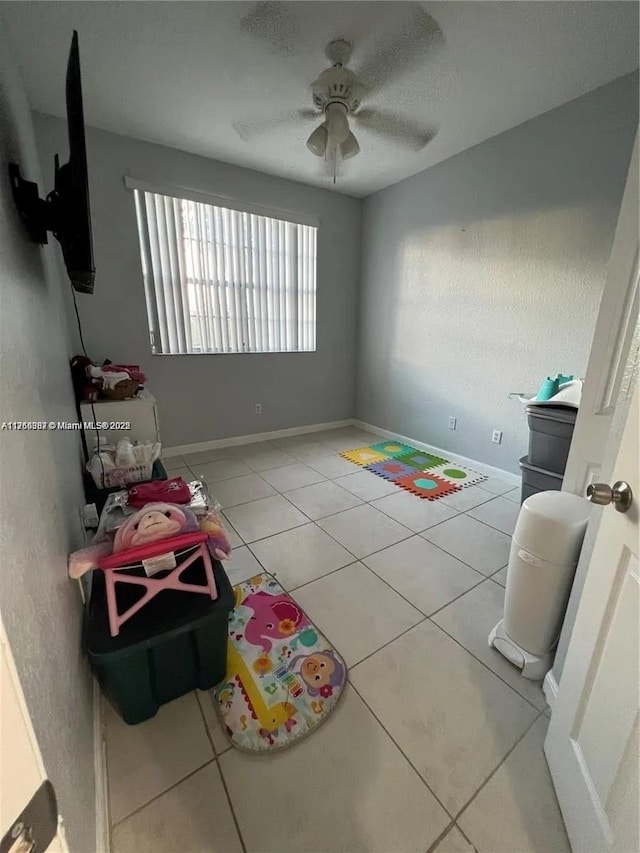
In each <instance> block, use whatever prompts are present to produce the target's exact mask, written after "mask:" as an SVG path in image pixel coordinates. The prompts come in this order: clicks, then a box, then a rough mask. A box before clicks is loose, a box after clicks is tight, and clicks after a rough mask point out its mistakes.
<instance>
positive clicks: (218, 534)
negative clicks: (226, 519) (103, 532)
mask: <svg viewBox="0 0 640 853" xmlns="http://www.w3.org/2000/svg"><path fill="white" fill-rule="evenodd" d="M198 530H201V531H202V532H203V533H207V534H208V536H209V538H208V540H207V547H208V548H209V553H210V554H211V555H212V556H213V557H215V558H216V559H217V560H228V559H229V557H230V556H231V545H230V544H229V540H228V538H227V534H226V532H225V529H224V527H223V526H222V521H221V519H220V516H219V515H218V513H217V512H214V511H213V510H211V511H210V512H209V513H207V515H206V516H205V517H204V518H203V519H202V521H201V522H200V523H199V524H198V519H197V518H196V516H195V515H194V513H193V512H192V511H191V510H190V509H189V508H188V507H186V506H177V505H176V504H169V503H150V504H146V506H144V507H142V509H139V510H138V511H137V512H136V513H134V514H133V515H131V516H129V517H128V518H127V520H126V521H125V523H124V524H123V525H122V527H120V528H119V529H118V531H117V532H116V536H115V539H114V541H113V545H112V544H111V542H102V543H100V544H97V545H90V546H89V547H88V548H82V549H81V550H80V551H74V553H73V554H71V556H70V557H69V575H70V576H71V577H72V578H79V577H81V576H82V575H83V574H84V573H85V572H88V571H90V570H92V569H95V568H97V567H98V561H99V560H100V559H102V558H104V557H107V556H109V555H110V554H112V553H113V554H119V553H122V552H123V551H128V550H130V549H132V548H138V547H140V546H141V545H148V544H149V543H151V542H158V541H160V540H162V539H170V538H171V537H173V536H179V535H180V534H183V533H194V532H197V531H198Z"/></svg>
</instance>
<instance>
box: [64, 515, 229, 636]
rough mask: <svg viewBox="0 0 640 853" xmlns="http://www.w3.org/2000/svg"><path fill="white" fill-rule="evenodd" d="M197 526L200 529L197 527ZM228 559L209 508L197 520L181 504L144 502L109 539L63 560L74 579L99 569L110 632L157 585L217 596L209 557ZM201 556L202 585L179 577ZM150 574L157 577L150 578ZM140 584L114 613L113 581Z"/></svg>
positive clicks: (116, 630)
mask: <svg viewBox="0 0 640 853" xmlns="http://www.w3.org/2000/svg"><path fill="white" fill-rule="evenodd" d="M201 528H202V529H201ZM210 555H213V556H214V557H216V558H217V559H219V560H220V559H228V558H229V557H230V556H231V546H230V544H229V540H228V539H227V536H226V533H225V531H224V527H223V526H222V521H221V519H220V516H219V515H218V514H217V513H215V512H213V511H211V512H209V513H208V514H207V516H205V518H204V519H203V520H202V522H201V524H198V520H197V518H196V516H195V515H194V513H193V512H192V511H191V510H190V509H189V508H188V507H186V506H177V505H175V504H169V503H150V504H146V506H144V507H143V508H142V509H140V510H138V512H136V513H134V514H133V515H131V516H130V517H129V518H127V520H126V521H125V523H124V524H123V525H122V527H120V528H119V529H118V531H117V533H116V536H115V539H114V542H113V546H112V545H111V543H110V542H105V543H101V544H97V545H92V546H90V547H88V548H83V549H82V550H81V551H76V552H74V553H73V554H71V556H70V558H69V574H70V575H71V577H73V578H78V577H80V576H81V575H82V574H84V573H85V572H86V571H89V570H91V569H95V568H99V569H101V570H102V571H103V572H104V576H105V586H106V594H107V608H108V611H109V628H110V631H111V636H112V637H115V636H117V635H118V633H119V632H120V627H121V626H122V625H123V624H124V622H126V621H127V620H128V619H130V618H131V617H132V616H133V615H134V614H135V613H137V612H138V611H139V610H140V609H141V608H142V607H144V605H145V604H146V603H147V602H148V601H150V600H151V599H152V598H153V597H154V596H156V595H157V594H158V593H159V592H160V591H161V590H163V589H175V590H181V591H183V592H199V593H204V594H207V595H209V596H210V597H211V598H212V599H215V598H217V597H218V591H217V588H216V584H215V579H214V576H213V567H212V565H211V556H210ZM198 558H201V559H202V563H203V565H204V571H205V577H206V583H205V584H194V583H184V582H183V581H181V580H180V576H181V574H182V572H184V571H185V569H187V568H188V567H189V566H190V565H191V564H192V563H193V562H194V561H195V560H197V559H198ZM154 575H157V576H156V577H154ZM122 583H126V584H136V585H138V586H143V587H145V592H144V594H143V596H142V597H141V598H140V599H139V600H138V601H136V603H135V604H133V605H132V606H131V607H129V609H128V610H126V611H125V612H124V613H122V614H120V613H118V604H117V596H116V586H117V584H122Z"/></svg>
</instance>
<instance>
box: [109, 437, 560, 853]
mask: <svg viewBox="0 0 640 853" xmlns="http://www.w3.org/2000/svg"><path fill="white" fill-rule="evenodd" d="M375 440H376V438H375V437H372V435H371V434H370V433H364V432H362V431H360V430H357V429H355V428H351V427H349V428H345V429H341V430H332V431H330V432H326V433H313V434H310V435H308V436H293V437H291V438H284V439H281V440H278V441H274V442H261V443H260V444H254V445H246V446H244V447H233V448H224V449H220V450H213V451H203V452H201V453H197V454H191V455H188V456H183V457H173V458H171V459H170V460H168V463H169V464H168V466H167V467H168V469H170V472H171V474H177V473H181V474H182V475H183V476H190V473H192V474H194V475H204V476H205V477H207V478H208V479H209V482H210V488H211V489H212V492H213V494H214V495H215V496H217V497H218V499H219V500H220V501H221V503H222V504H223V505H224V507H225V509H224V513H225V515H226V517H227V520H228V522H229V525H228V527H229V534H230V538H231V540H232V545H233V547H234V549H235V551H234V556H233V558H232V559H231V560H230V561H229V562H228V563H226V566H225V567H226V569H227V572H228V574H229V576H230V578H231V580H232V582H233V583H237V582H239V581H241V580H244V579H246V578H248V577H251V576H252V575H254V574H256V573H257V572H260V571H262V570H263V569H265V570H267V571H270V572H272V573H273V574H274V575H276V577H277V578H278V580H279V581H280V582H281V583H282V585H283V586H284V587H285V588H286V589H287V590H289V591H291V594H292V595H293V596H294V598H296V600H297V601H298V602H299V603H300V605H301V606H302V607H303V608H304V609H305V610H306V611H307V613H308V614H309V616H310V618H311V619H312V620H314V621H315V622H316V623H317V624H318V627H319V628H321V629H322V630H323V631H324V632H325V633H326V634H327V635H328V636H329V637H330V639H331V640H332V641H333V642H334V643H335V645H336V647H337V648H338V649H339V650H340V651H341V652H342V654H343V656H344V657H345V659H346V660H347V662H348V664H349V667H350V676H349V681H350V683H349V685H348V687H347V691H346V695H345V699H344V701H343V702H342V703H341V705H340V706H339V708H338V709H337V711H336V712H335V714H334V716H333V718H332V719H331V720H330V721H328V722H327V725H326V726H324V727H323V728H322V729H320V730H319V731H318V732H317V733H316V734H314V735H313V736H312V737H310V738H308V739H307V740H305V741H304V742H302V743H300V744H299V745H298V746H296V747H294V748H292V749H291V750H289V751H287V752H284V753H281V754H278V755H274V756H260V757H254V756H251V755H246V754H244V753H241V752H238V751H237V750H235V749H233V748H232V747H230V746H229V743H228V741H227V739H226V737H225V735H224V733H223V731H222V729H221V727H220V725H219V723H218V721H217V717H216V715H215V711H214V708H213V703H212V699H211V696H210V694H208V693H201V692H198V693H193V694H189V695H188V696H183V697H182V698H181V699H178V700H176V701H175V702H172V703H170V704H169V705H166V706H163V707H162V708H161V709H160V711H159V712H158V714H157V716H156V717H154V718H153V719H152V720H149V721H147V722H146V723H142V724H141V725H139V726H135V727H128V726H126V725H125V724H124V723H122V722H121V721H120V720H119V718H118V717H117V716H116V714H115V713H114V712H113V711H112V710H111V709H110V708H108V707H106V709H105V728H106V746H107V763H108V774H109V794H110V809H111V821H112V830H111V839H112V848H113V851H114V853H145V851H149V853H150V851H153V853H209V851H210V853H236V851H238V853H239V851H245V853H285V851H292V853H294V852H295V853H368V851H376V853H427V851H433V853H435V851H437V853H472V851H474V850H475V851H477V853H568V851H569V849H570V848H569V844H568V841H567V838H566V835H565V832H564V827H563V824H562V820H561V817H560V813H559V810H558V805H557V802H556V799H555V796H554V793H553V786H552V783H551V780H550V778H549V773H548V771H547V767H546V763H545V760H544V755H543V751H542V743H543V740H544V734H545V731H546V727H547V725H548V717H547V715H546V706H545V701H544V697H543V694H542V691H541V689H540V686H539V685H538V684H535V683H533V682H529V681H526V680H525V679H523V678H521V677H520V675H519V674H518V672H517V671H516V670H515V669H514V668H513V667H511V665H510V664H509V663H508V662H507V661H506V660H504V658H502V657H501V656H500V655H499V654H497V652H495V651H494V650H492V649H489V647H488V646H487V642H486V638H487V634H488V633H489V630H490V629H491V628H492V627H493V625H495V623H496V622H497V621H498V619H499V618H500V617H501V615H502V607H503V601H504V584H505V576H506V573H505V566H506V563H507V561H508V556H509V547H510V543H511V537H510V534H511V533H512V531H513V526H514V524H515V519H516V517H517V511H518V502H519V498H518V490H517V489H514V487H513V485H512V484H510V483H506V482H503V481H501V480H498V479H490V480H488V481H485V482H484V483H481V484H480V485H479V486H472V487H470V488H468V489H465V490H463V491H462V492H459V493H457V494H455V495H451V496H449V497H447V498H443V499H441V500H439V501H435V502H429V501H422V500H420V499H419V498H417V497H414V496H413V495H410V494H409V493H407V492H402V491H401V490H400V489H397V488H396V487H389V484H388V483H386V481H384V480H380V479H379V478H377V477H375V476H374V475H372V474H368V473H367V472H364V471H363V470H362V469H361V468H359V467H358V466H356V465H353V464H352V463H350V462H347V461H346V460H344V459H342V458H341V457H340V456H339V455H338V453H339V452H340V451H341V450H348V449H351V448H354V447H358V446H362V445H366V444H371V443H373V442H374V441H375ZM367 478H370V479H367Z"/></svg>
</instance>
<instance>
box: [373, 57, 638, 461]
mask: <svg viewBox="0 0 640 853" xmlns="http://www.w3.org/2000/svg"><path fill="white" fill-rule="evenodd" d="M637 85H638V78H637V74H633V75H628V76H626V77H622V78H620V79H619V80H616V81H614V82H613V83H611V84H609V85H607V86H603V87H601V88H600V89H597V90H595V91H593V92H591V93H589V94H587V95H585V96H583V97H580V98H577V99H576V100H574V101H571V102H569V103H568V104H565V105H564V106H562V107H559V108H557V109H554V110H551V111H550V112H548V113H545V114H544V115H541V116H539V117H537V118H535V119H532V120H531V121H529V122H526V123H525V124H522V125H520V126H518V127H516V128H514V129H513V130H510V131H507V132H506V133H502V134H500V135H499V136H496V137H494V138H492V139H490V140H488V141H487V142H484V143H482V144H481V145H478V146H476V147H475V148H472V149H470V150H468V151H465V152H463V153H462V154H459V155H458V156H456V157H453V158H451V159H450V160H447V161H445V162H443V163H440V164H438V165H436V166H433V167H432V168H430V169H427V170H426V171H424V172H422V173H420V174H419V175H416V176H414V177H412V178H408V179H407V180H405V181H403V182H402V183H400V184H396V185H395V186H393V187H390V188H388V189H386V190H382V191H381V192H379V193H377V194H375V195H373V196H370V197H369V198H368V199H367V200H366V202H365V208H364V218H363V254H362V257H363V263H362V266H363V269H362V289H361V297H360V323H359V327H360V346H359V362H358V383H357V406H356V411H357V416H358V417H359V418H360V419H362V420H364V421H367V422H369V423H372V424H375V425H377V426H379V427H383V428H385V429H389V430H393V431H395V432H399V433H401V434H403V435H406V436H410V437H411V438H414V439H418V440H421V441H425V442H427V443H430V444H434V445H436V446H439V447H441V448H445V449H447V450H449V451H450V452H451V453H452V454H455V453H458V454H461V455H464V456H467V457H470V458H472V459H477V460H480V461H482V462H484V463H487V464H490V465H495V466H497V467H499V468H502V469H505V470H508V471H513V472H516V473H517V472H518V471H519V469H518V459H519V457H520V456H523V455H524V454H525V453H526V450H527V440H528V439H527V426H526V418H525V416H524V413H523V408H522V406H521V404H520V403H518V402H517V401H510V400H508V399H507V395H508V393H509V392H510V391H535V390H537V388H538V386H539V384H540V381H541V380H542V378H543V377H544V376H546V375H547V374H550V373H556V372H558V371H563V372H565V373H574V374H576V375H577V376H579V377H581V376H583V375H584V372H585V370H586V366H587V359H588V355H589V349H590V345H591V338H592V335H593V329H594V326H595V319H596V315H597V311H598V305H599V300H600V295H601V291H602V286H603V283H604V272H605V264H606V261H607V259H608V256H609V252H610V249H611V243H612V239H613V234H614V230H615V224H616V219H617V214H618V210H619V206H620V201H621V198H622V192H623V188H624V183H625V177H626V173H627V169H628V165H629V159H630V156H631V150H632V147H633V139H634V132H635V127H636V125H637V120H638V88H637ZM449 415H455V416H456V417H457V418H458V429H457V431H456V432H452V431H450V430H449V429H448V428H447V420H448V417H449ZM494 428H496V429H502V430H503V431H504V438H503V442H502V444H501V445H497V444H492V443H491V431H492V430H493V429H494Z"/></svg>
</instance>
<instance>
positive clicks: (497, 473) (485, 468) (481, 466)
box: [352, 419, 522, 486]
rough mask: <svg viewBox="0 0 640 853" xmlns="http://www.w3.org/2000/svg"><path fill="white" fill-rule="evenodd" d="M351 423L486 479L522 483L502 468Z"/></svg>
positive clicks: (358, 423) (357, 421)
mask: <svg viewBox="0 0 640 853" xmlns="http://www.w3.org/2000/svg"><path fill="white" fill-rule="evenodd" d="M352 423H353V425H354V426H357V427H360V429H364V430H366V431H367V432H373V433H375V434H376V435H383V436H384V437H385V438H393V439H395V440H396V441H401V442H403V443H404V444H410V445H412V446H414V447H417V448H419V449H420V450H426V451H427V452H428V453H435V454H436V455H438V456H444V457H445V458H446V459H451V460H452V461H454V460H456V459H457V460H458V461H459V462H461V463H462V464H463V465H468V466H469V467H470V468H473V469H474V470H475V471H479V472H480V473H481V474H486V475H487V477H497V478H498V479H499V480H504V481H505V482H506V483H513V485H514V486H519V485H520V483H521V481H522V480H521V477H519V476H518V475H517V474H512V473H511V471H503V469H502V468H494V466H493V465H485V463H484V462H478V460H477V459H469V458H468V457H466V456H460V454H459V453H451V452H450V451H449V450H445V449H444V448H442V447H436V446H435V445H434V444H425V442H424V441H416V439H415V438H410V437H409V436H406V435H400V433H399V432H391V431H390V430H388V429H380V427H377V426H373V424H368V423H365V422H364V421H359V420H356V419H354V420H353V421H352Z"/></svg>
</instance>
